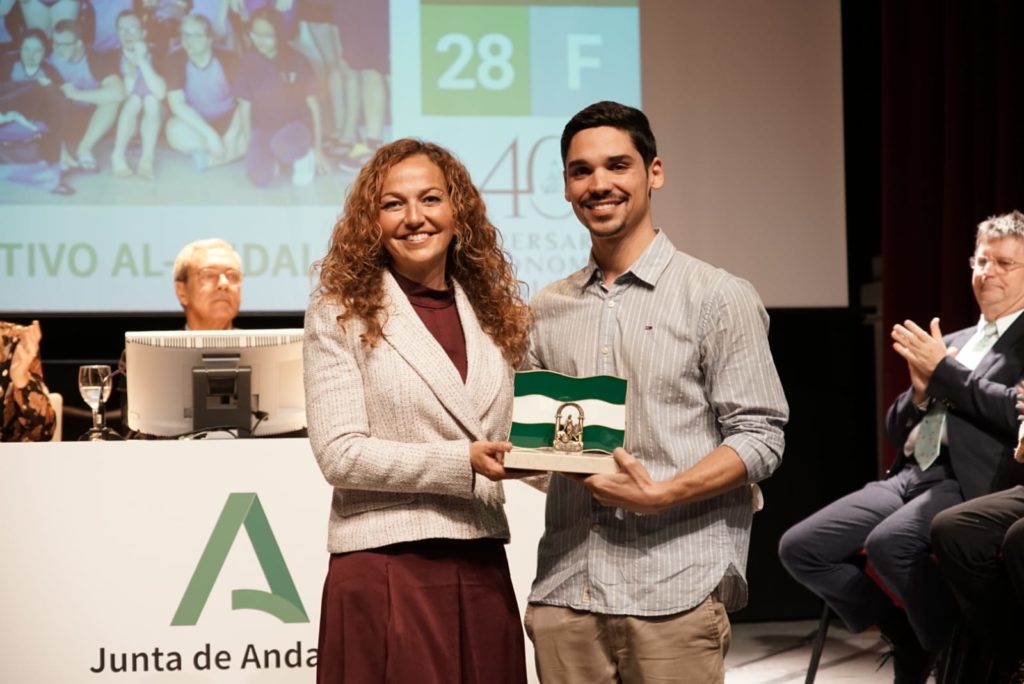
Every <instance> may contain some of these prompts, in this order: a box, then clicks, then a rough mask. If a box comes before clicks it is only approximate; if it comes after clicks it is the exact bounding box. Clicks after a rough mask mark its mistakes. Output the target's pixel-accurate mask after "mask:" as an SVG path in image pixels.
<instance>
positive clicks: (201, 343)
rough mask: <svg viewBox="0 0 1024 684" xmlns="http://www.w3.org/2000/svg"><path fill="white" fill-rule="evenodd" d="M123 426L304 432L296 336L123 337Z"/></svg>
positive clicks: (165, 432) (153, 430) (186, 333)
mask: <svg viewBox="0 0 1024 684" xmlns="http://www.w3.org/2000/svg"><path fill="white" fill-rule="evenodd" d="M124 341H125V376H126V377H127V387H128V398H127V401H128V406H127V413H128V427H129V428H131V429H132V430H136V431H138V432H141V433H145V434H149V435H155V436H158V437H178V436H183V435H187V434H191V433H196V432H214V431H218V430H221V431H223V430H234V431H236V432H237V434H238V435H239V436H254V437H262V436H267V435H276V434H281V433H285V432H293V431H296V430H301V429H303V428H305V427H306V404H305V394H304V392H303V388H302V330H301V329H293V328H289V329H281V330H214V331H193V330H173V331H160V332H128V333H125V336H124Z"/></svg>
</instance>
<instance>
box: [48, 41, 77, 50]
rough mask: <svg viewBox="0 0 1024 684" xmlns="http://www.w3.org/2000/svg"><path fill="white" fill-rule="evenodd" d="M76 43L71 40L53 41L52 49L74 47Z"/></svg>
mask: <svg viewBox="0 0 1024 684" xmlns="http://www.w3.org/2000/svg"><path fill="white" fill-rule="evenodd" d="M77 42H78V41H77V40H72V41H63V40H55V41H53V47H55V48H59V47H74V46H75V44H76V43H77Z"/></svg>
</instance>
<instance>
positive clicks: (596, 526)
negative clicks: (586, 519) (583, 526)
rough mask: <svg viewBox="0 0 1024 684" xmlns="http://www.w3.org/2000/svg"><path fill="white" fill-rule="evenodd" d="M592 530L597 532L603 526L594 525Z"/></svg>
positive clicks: (591, 527)
mask: <svg viewBox="0 0 1024 684" xmlns="http://www.w3.org/2000/svg"><path fill="white" fill-rule="evenodd" d="M590 529H592V530H593V531H594V532H597V531H598V530H599V529H601V526H600V525H599V524H597V523H594V524H593V525H591V526H590Z"/></svg>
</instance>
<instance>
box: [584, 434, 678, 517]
mask: <svg viewBox="0 0 1024 684" xmlns="http://www.w3.org/2000/svg"><path fill="white" fill-rule="evenodd" d="M612 456H614V457H615V462H616V463H618V465H619V472H617V473H612V474H603V473H598V474H597V475H591V476H590V477H587V478H584V479H583V480H582V482H583V484H585V485H586V486H587V487H589V488H590V491H591V492H593V494H594V498H595V499H597V501H598V503H600V504H601V505H602V506H610V507H616V508H624V509H625V510H627V511H632V512H633V513H660V512H662V511H663V510H665V509H666V508H668V507H669V505H670V502H669V501H668V496H667V492H666V488H665V485H664V483H662V482H655V481H654V480H652V479H651V475H650V473H648V472H647V469H646V468H644V467H643V466H642V465H641V464H640V461H638V460H636V459H635V458H633V455H632V454H630V453H629V452H628V451H626V450H625V449H623V448H621V447H619V448H618V449H616V450H615V451H614V452H612Z"/></svg>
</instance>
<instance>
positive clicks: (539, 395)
mask: <svg viewBox="0 0 1024 684" xmlns="http://www.w3.org/2000/svg"><path fill="white" fill-rule="evenodd" d="M625 437H626V381H625V380H623V379H622V378H616V377H613V376H611V375H595V376H591V377H584V378H576V377H571V376H568V375H562V374H561V373H553V372H551V371H523V372H519V373H516V381H515V399H514V401H513V405H512V430H511V432H510V433H509V437H508V441H510V442H512V444H513V445H514V447H515V448H513V449H512V451H510V452H508V453H507V454H505V467H506V468H514V469H519V470H551V471H556V472H565V473H614V472H616V471H618V469H619V468H618V466H617V465H616V463H615V459H614V458H612V456H611V453H612V451H613V450H614V449H615V448H616V447H620V446H622V445H623V443H624V442H625Z"/></svg>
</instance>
